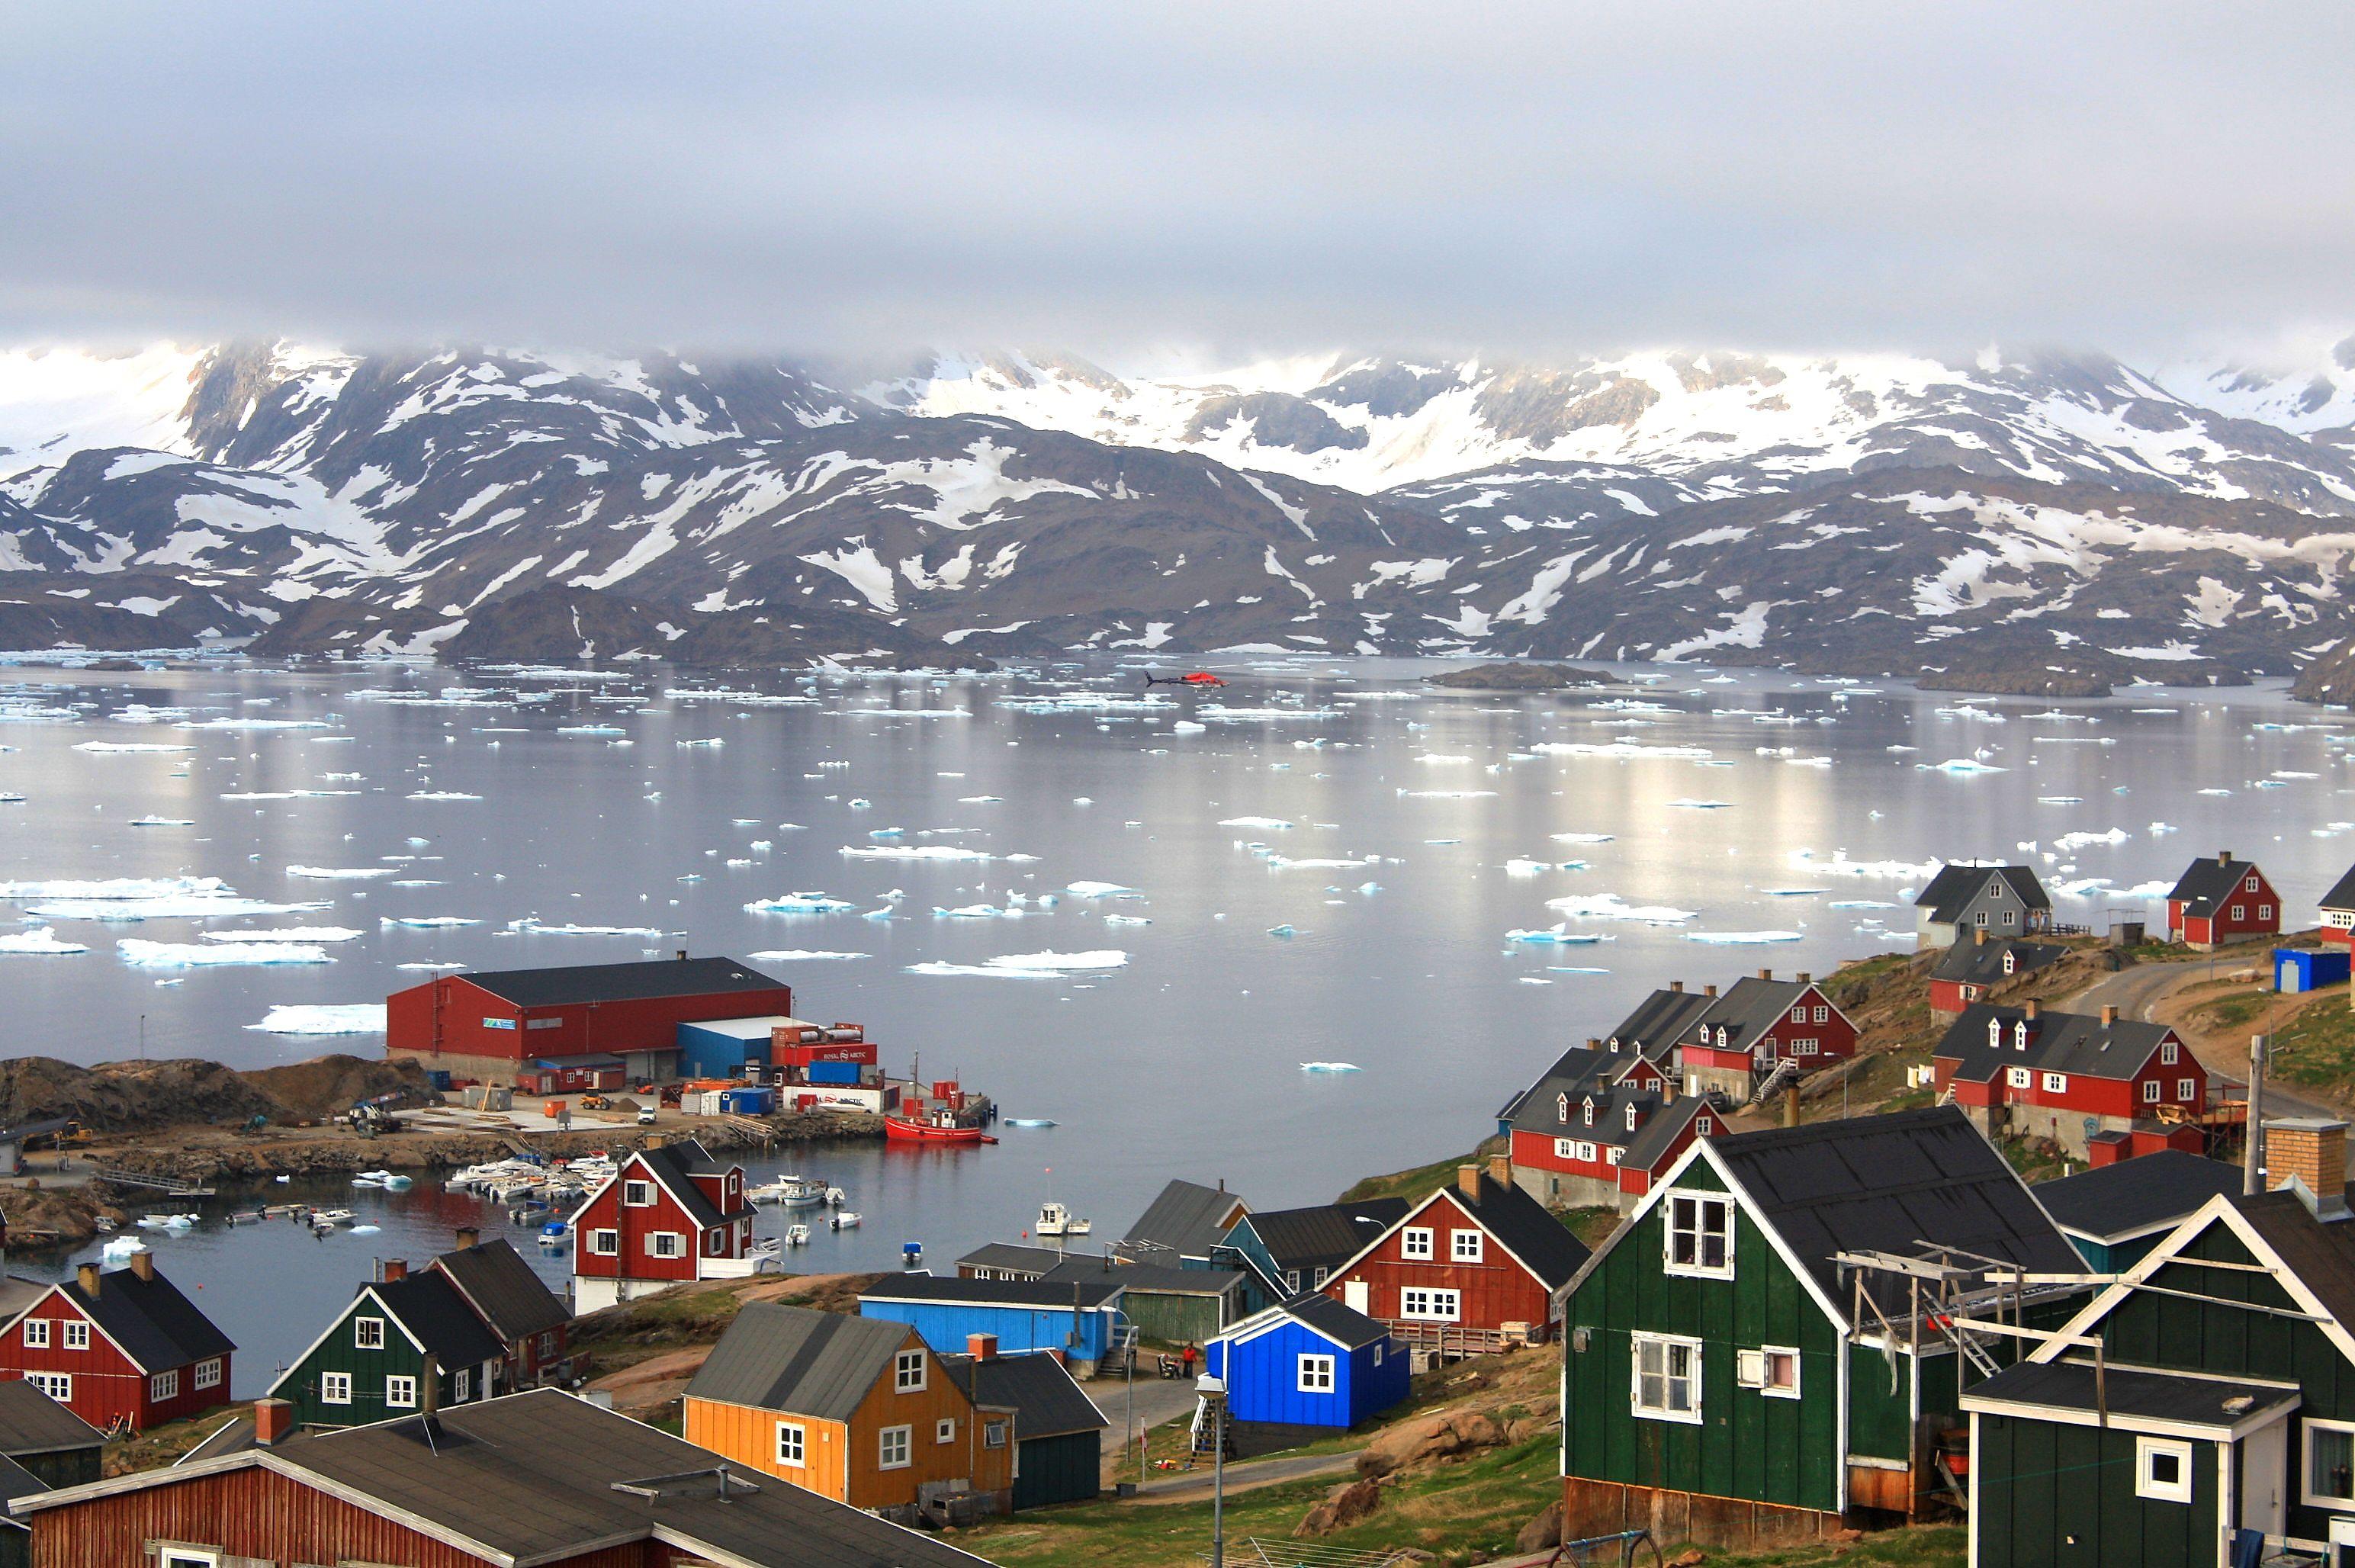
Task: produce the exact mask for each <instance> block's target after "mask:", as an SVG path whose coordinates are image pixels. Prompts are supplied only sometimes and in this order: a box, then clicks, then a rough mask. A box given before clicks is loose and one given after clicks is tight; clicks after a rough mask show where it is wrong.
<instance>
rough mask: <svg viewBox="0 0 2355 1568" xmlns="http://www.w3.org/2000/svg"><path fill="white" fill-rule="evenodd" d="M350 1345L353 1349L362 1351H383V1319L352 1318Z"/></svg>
mask: <svg viewBox="0 0 2355 1568" xmlns="http://www.w3.org/2000/svg"><path fill="white" fill-rule="evenodd" d="M352 1345H353V1347H354V1348H355V1349H362V1350H381V1349H384V1319H383V1318H381V1317H355V1318H353V1319H352Z"/></svg>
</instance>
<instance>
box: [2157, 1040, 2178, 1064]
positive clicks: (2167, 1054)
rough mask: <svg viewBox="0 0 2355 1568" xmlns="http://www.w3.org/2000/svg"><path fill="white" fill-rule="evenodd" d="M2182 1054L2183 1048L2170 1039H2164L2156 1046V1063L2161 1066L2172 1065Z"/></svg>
mask: <svg viewBox="0 0 2355 1568" xmlns="http://www.w3.org/2000/svg"><path fill="white" fill-rule="evenodd" d="M2182 1054H2183V1048H2182V1047H2181V1046H2179V1045H2178V1044H2176V1043H2175V1042H2174V1041H2173V1040H2167V1041H2164V1042H2163V1043H2161V1044H2160V1046H2159V1048H2158V1064H2159V1065H2160V1066H2161V1067H2172V1066H2174V1065H2175V1063H2176V1061H2177V1060H2178V1059H2179V1058H2180V1057H2181V1056H2182Z"/></svg>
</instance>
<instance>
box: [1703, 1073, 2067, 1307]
mask: <svg viewBox="0 0 2355 1568" xmlns="http://www.w3.org/2000/svg"><path fill="white" fill-rule="evenodd" d="M1708 1147H1709V1148H1710V1152H1711V1153H1712V1154H1714V1155H1715V1156H1716V1157H1717V1158H1718V1159H1719V1160H1720V1161H1721V1163H1722V1164H1723V1165H1724V1167H1725V1168H1726V1169H1727V1170H1728V1171H1729V1172H1731V1173H1732V1177H1733V1179H1734V1180H1735V1181H1736V1182H1737V1183H1738V1184H1740V1186H1741V1188H1742V1190H1743V1191H1744V1192H1746V1193H1748V1194H1749V1196H1750V1200H1751V1201H1752V1202H1753V1204H1754V1205H1756V1207H1757V1210H1758V1211H1759V1213H1760V1214H1761V1216H1763V1218H1764V1221H1765V1222H1766V1223H1767V1224H1769V1225H1771V1226H1773V1227H1774V1230H1775V1231H1776V1232H1778V1233H1779V1234H1780V1235H1781V1236H1782V1238H1783V1241H1784V1243H1785V1245H1786V1246H1788V1247H1789V1248H1790V1250H1791V1253H1792V1254H1793V1255H1794V1256H1796V1258H1797V1259H1798V1260H1799V1262H1800V1264H1802V1265H1803V1266H1805V1267H1806V1270H1807V1271H1808V1272H1809V1273H1810V1274H1811V1275H1814V1277H1815V1281H1816V1283H1817V1285H1819V1286H1820V1287H1821V1288H1822V1289H1823V1292H1824V1294H1825V1295H1827V1296H1829V1297H1830V1298H1831V1299H1833V1300H1834V1301H1838V1302H1846V1301H1847V1300H1848V1299H1849V1296H1848V1291H1847V1288H1846V1286H1845V1282H1844V1281H1843V1280H1842V1279H1841V1277H1840V1273H1841V1271H1840V1268H1839V1265H1838V1264H1835V1263H1834V1262H1833V1261H1832V1259H1833V1256H1834V1254H1836V1253H1841V1252H1855V1251H1874V1252H1884V1253H1898V1254H1902V1255H1904V1256H1909V1257H1919V1256H1921V1255H1923V1243H1930V1244H1932V1245H1943V1246H1948V1247H1955V1248H1959V1249H1962V1250H1964V1251H1966V1252H1970V1253H1977V1254H1978V1255H1979V1256H1980V1257H1987V1258H1998V1259H2001V1260H2002V1261H2003V1262H2005V1263H2009V1264H2019V1265H2020V1266H2021V1267H2023V1268H2026V1269H2029V1270H2030V1271H2033V1272H2036V1273H2040V1274H2077V1273H2082V1272H2083V1270H2084V1267H2085V1264H2084V1260H2083V1258H2081V1257H2080V1256H2078V1253H2077V1249H2076V1248H2074V1247H2073V1246H2071V1245H2070V1244H2069V1241H2068V1238H2067V1237H2065V1236H2063V1235H2062V1234H2061V1232H2060V1231H2059V1230H2058V1229H2057V1228H2055V1227H2054V1225H2053V1223H2052V1221H2051V1219H2050V1218H2049V1217H2047V1216H2046V1214H2045V1212H2044V1211H2043V1210H2042V1209H2041V1208H2040V1207H2038V1205H2037V1202H2036V1200H2035V1199H2033V1198H2031V1197H2030V1196H2029V1194H2028V1189H2026V1188H2024V1187H2022V1186H2021V1185H2020V1182H2019V1177H2018V1176H2016V1175H2014V1174H2013V1172H2012V1168H2011V1166H2010V1164H2009V1162H2007V1161H2006V1160H2005V1159H2004V1157H2003V1156H2002V1155H2000V1154H1998V1152H1997V1151H1996V1149H1995V1148H1994V1147H1993V1146H1992V1145H1990V1144H1989V1143H1988V1142H1987V1139H1986V1138H1985V1137H1983V1136H1980V1134H1979V1131H1978V1129H1977V1128H1976V1127H1974V1126H1972V1125H1971V1124H1970V1122H1969V1120H1968V1119H1967V1118H1966V1117H1965V1116H1964V1115H1963V1113H1962V1112H1961V1111H1959V1110H1957V1109H1955V1107H1954V1106H1952V1105H1940V1106H1932V1107H1930V1108H1928V1109H1926V1110H1920V1111H1898V1112H1895V1113H1892V1114H1891V1115H1883V1116H1858V1117H1853V1118H1850V1119H1848V1120H1843V1121H1828V1122H1817V1123H1815V1124H1813V1125H1807V1126H1802V1127H1778V1128H1774V1129H1773V1130H1770V1131H1766V1132H1756V1133H1736V1134H1732V1135H1730V1136H1719V1137H1715V1138H1711V1139H1710V1140H1709V1144H1708ZM1867 1278H1868V1284H1869V1285H1871V1287H1872V1288H1874V1289H1876V1290H1878V1289H1881V1288H1884V1287H1885V1288H1886V1289H1888V1290H1890V1291H1891V1292H1893V1293H1895V1294H1894V1295H1892V1296H1891V1297H1890V1299H1889V1300H1887V1301H1883V1302H1882V1306H1883V1307H1889V1306H1891V1304H1892V1303H1893V1302H1895V1301H1897V1300H1899V1299H1901V1298H1902V1296H1903V1295H1904V1285H1903V1284H1902V1282H1901V1281H1895V1280H1894V1279H1893V1276H1890V1275H1881V1276H1879V1277H1878V1278H1877V1279H1876V1278H1875V1277H1874V1276H1872V1275H1868V1276H1867Z"/></svg>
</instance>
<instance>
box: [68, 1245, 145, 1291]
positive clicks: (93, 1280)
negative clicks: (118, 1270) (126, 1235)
mask: <svg viewBox="0 0 2355 1568" xmlns="http://www.w3.org/2000/svg"><path fill="white" fill-rule="evenodd" d="M131 1255H132V1256H133V1257H137V1256H138V1255H139V1254H138V1253H132V1254H131ZM74 1283H75V1284H76V1285H80V1286H81V1293H82V1294H83V1295H84V1296H96V1295H97V1294H98V1288H99V1285H98V1265H97V1264H82V1265H81V1266H80V1267H79V1268H77V1269H75V1270H74Z"/></svg>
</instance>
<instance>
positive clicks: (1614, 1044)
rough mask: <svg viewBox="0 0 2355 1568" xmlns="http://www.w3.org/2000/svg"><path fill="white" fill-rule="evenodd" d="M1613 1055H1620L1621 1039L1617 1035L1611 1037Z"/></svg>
mask: <svg viewBox="0 0 2355 1568" xmlns="http://www.w3.org/2000/svg"><path fill="white" fill-rule="evenodd" d="M1611 1054H1612V1055H1614V1056H1616V1055H1618V1054H1619V1037H1618V1036H1617V1035H1615V1034H1614V1035H1613V1036H1612V1037H1611Z"/></svg>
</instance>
